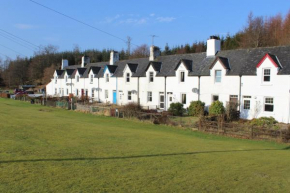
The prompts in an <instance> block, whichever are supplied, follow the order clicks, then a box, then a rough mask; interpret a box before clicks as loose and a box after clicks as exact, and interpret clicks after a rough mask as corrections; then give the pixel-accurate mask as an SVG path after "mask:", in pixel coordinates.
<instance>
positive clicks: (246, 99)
mask: <svg viewBox="0 0 290 193" xmlns="http://www.w3.org/2000/svg"><path fill="white" fill-rule="evenodd" d="M243 99H244V109H245V110H249V109H251V96H243Z"/></svg>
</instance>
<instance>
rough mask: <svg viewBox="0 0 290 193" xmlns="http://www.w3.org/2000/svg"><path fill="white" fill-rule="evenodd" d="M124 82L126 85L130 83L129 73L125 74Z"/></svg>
mask: <svg viewBox="0 0 290 193" xmlns="http://www.w3.org/2000/svg"><path fill="white" fill-rule="evenodd" d="M126 82H127V83H129V82H130V73H126Z"/></svg>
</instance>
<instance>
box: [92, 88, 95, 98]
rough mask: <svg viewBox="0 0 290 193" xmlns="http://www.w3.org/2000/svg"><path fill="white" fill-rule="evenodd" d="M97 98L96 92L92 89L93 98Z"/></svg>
mask: <svg viewBox="0 0 290 193" xmlns="http://www.w3.org/2000/svg"><path fill="white" fill-rule="evenodd" d="M94 97H95V92H94V89H92V98H94Z"/></svg>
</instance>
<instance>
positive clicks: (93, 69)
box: [88, 66, 101, 84]
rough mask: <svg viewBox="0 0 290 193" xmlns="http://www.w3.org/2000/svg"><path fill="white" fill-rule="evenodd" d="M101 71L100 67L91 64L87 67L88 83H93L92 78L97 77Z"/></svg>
mask: <svg viewBox="0 0 290 193" xmlns="http://www.w3.org/2000/svg"><path fill="white" fill-rule="evenodd" d="M100 72H101V67H99V66H93V67H91V68H90V69H89V72H88V78H89V79H90V83H91V84H92V83H94V78H97V77H98V74H99V73H100Z"/></svg>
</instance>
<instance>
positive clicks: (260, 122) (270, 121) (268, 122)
mask: <svg viewBox="0 0 290 193" xmlns="http://www.w3.org/2000/svg"><path fill="white" fill-rule="evenodd" d="M276 123H278V122H277V121H276V120H275V118H274V117H260V118H259V119H253V120H252V121H251V125H255V126H260V127H267V128H272V127H273V128H274V129H276V126H274V125H275V124H276Z"/></svg>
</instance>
